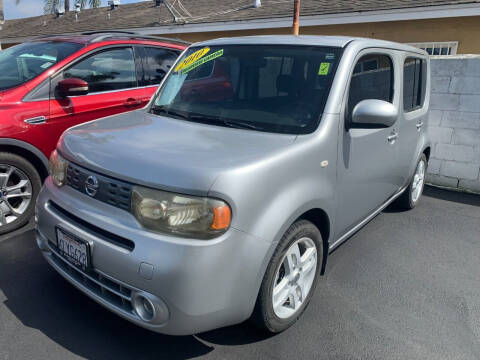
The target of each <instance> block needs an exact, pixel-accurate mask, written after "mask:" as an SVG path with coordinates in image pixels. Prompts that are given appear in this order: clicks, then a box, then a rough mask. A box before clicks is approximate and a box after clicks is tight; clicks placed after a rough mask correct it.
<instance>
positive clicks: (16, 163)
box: [0, 153, 41, 234]
mask: <svg viewBox="0 0 480 360" xmlns="http://www.w3.org/2000/svg"><path fill="white" fill-rule="evenodd" d="M40 187H41V180H40V176H39V174H38V172H37V170H36V169H35V167H34V166H33V165H32V164H31V163H30V162H28V161H27V160H26V159H24V158H22V157H20V156H18V155H15V154H12V153H0V234H6V233H8V232H10V231H13V230H15V229H17V228H19V227H20V226H22V225H24V224H25V223H27V222H28V220H29V219H30V218H31V217H32V216H33V212H34V207H35V199H36V197H37V195H38V193H39V191H40Z"/></svg>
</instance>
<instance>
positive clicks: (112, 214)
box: [36, 178, 271, 335]
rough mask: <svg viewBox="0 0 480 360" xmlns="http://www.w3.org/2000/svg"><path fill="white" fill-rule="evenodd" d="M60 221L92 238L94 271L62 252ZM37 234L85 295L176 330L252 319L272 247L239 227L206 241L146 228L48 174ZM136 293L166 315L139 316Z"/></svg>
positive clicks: (202, 328) (119, 311)
mask: <svg viewBox="0 0 480 360" xmlns="http://www.w3.org/2000/svg"><path fill="white" fill-rule="evenodd" d="M57 226H58V227H61V228H63V229H64V230H65V231H67V232H69V233H71V234H73V235H75V236H77V237H79V238H81V239H83V240H85V241H87V242H88V243H89V244H90V248H91V262H92V267H93V271H91V272H88V273H87V272H83V271H81V270H79V269H77V268H76V267H73V266H72V265H70V264H69V263H68V262H67V261H65V260H64V259H63V258H62V257H61V256H60V255H59V254H58V252H57V250H56V230H55V229H56V227H57ZM108 234H111V236H112V239H110V238H109V235H108ZM36 236H37V243H38V246H39V248H40V249H41V250H42V253H43V255H44V257H45V259H46V260H47V261H48V263H49V264H50V265H51V266H52V267H53V268H55V270H57V271H58V272H59V273H60V274H61V275H62V276H63V277H65V278H66V279H67V280H68V281H70V282H71V283H72V284H73V285H74V286H76V287H77V288H78V289H80V290H81V291H82V292H84V293H85V294H86V295H88V296H90V297H91V298H92V299H94V300H95V301H97V302H98V303H100V304H102V305H103V306H105V307H106V308H108V309H109V310H111V311H113V312H114V313H116V314H117V315H119V316H121V317H123V318H125V319H127V320H129V321H132V322H134V323H135V324H137V325H140V326H142V327H144V328H147V329H150V330H153V331H156V332H160V333H164V334H171V335H187V334H194V333H199V332H203V331H207V330H211V329H214V328H219V327H223V326H228V325H233V324H236V323H239V322H242V321H244V320H246V319H247V318H248V317H249V316H250V315H251V313H252V311H253V307H254V305H255V301H256V297H257V294H258V289H259V287H260V283H261V280H262V278H263V274H264V271H265V267H266V264H267V258H268V256H269V253H270V251H271V250H270V248H271V244H270V243H268V242H267V241H265V240H262V239H260V238H257V237H254V236H252V235H249V234H246V233H244V232H242V231H239V230H236V229H233V228H231V229H229V230H228V231H227V232H226V233H225V234H223V235H222V236H221V237H219V238H216V239H213V240H208V241H205V240H192V239H182V238H175V237H171V236H165V235H160V234H156V233H153V232H149V231H145V230H143V229H142V228H141V226H140V225H139V224H138V223H137V221H136V220H135V218H134V217H133V216H132V215H131V214H130V213H129V212H127V211H124V210H121V209H118V208H115V207H113V206H110V205H108V204H105V203H101V202H99V201H97V200H95V199H93V198H90V197H89V196H87V195H84V194H82V193H79V192H78V191H77V190H74V189H72V188H69V187H68V186H64V187H62V188H57V187H55V186H54V185H53V184H52V182H51V180H50V178H48V179H47V180H46V182H45V185H44V187H43V189H42V191H41V192H40V195H39V197H38V201H37V235H36ZM115 239H127V240H128V241H130V242H131V243H132V244H133V245H134V247H133V249H132V248H128V247H126V246H122V244H120V243H119V242H117V241H115ZM137 295H142V296H145V297H148V298H149V299H151V300H152V301H153V302H154V304H158V308H157V311H158V312H159V313H161V316H160V317H159V318H160V319H161V320H160V321H158V319H157V320H156V321H153V322H149V321H144V320H142V319H141V317H139V316H138V314H137V312H136V311H135V307H134V306H133V305H132V302H133V300H134V297H136V296H137Z"/></svg>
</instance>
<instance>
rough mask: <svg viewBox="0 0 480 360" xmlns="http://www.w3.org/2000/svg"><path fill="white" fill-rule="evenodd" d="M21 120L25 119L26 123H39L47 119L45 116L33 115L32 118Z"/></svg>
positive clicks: (43, 122)
mask: <svg viewBox="0 0 480 360" xmlns="http://www.w3.org/2000/svg"><path fill="white" fill-rule="evenodd" d="M23 121H25V122H26V123H27V124H31V125H40V124H45V122H46V121H47V117H46V116H37V117H34V118H30V119H25V120H23Z"/></svg>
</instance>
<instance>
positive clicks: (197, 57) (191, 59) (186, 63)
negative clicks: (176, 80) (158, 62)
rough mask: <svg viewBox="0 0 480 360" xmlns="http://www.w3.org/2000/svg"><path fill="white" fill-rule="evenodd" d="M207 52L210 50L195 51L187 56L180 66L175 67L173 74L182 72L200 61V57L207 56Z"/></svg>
mask: <svg viewBox="0 0 480 360" xmlns="http://www.w3.org/2000/svg"><path fill="white" fill-rule="evenodd" d="M209 51H210V48H208V47H206V48H203V49H201V50H198V51H195V52H194V53H193V54H191V55H188V56H187V57H186V58H185V59H184V60H183V61H182V62H181V63H180V64H178V65H177V67H176V68H175V72H178V71H180V70H183V69H184V68H186V67H187V66H189V65H191V64H192V63H194V62H195V61H198V60H200V59H201V58H202V57H204V56H205V55H207V54H208V52H209Z"/></svg>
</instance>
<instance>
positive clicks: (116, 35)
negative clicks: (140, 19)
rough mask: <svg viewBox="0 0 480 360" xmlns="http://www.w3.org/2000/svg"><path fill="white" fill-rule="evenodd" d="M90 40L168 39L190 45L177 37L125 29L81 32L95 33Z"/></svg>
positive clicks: (92, 41) (93, 41)
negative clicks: (145, 33)
mask: <svg viewBox="0 0 480 360" xmlns="http://www.w3.org/2000/svg"><path fill="white" fill-rule="evenodd" d="M96 34H98V36H96V37H94V38H93V39H91V40H90V42H91V43H95V42H99V41H103V40H106V39H127V40H137V39H138V40H157V41H159V40H160V41H168V42H172V43H178V44H184V45H191V43H190V42H188V41H184V40H181V39H177V38H169V37H157V36H149V35H140V34H138V33H135V32H127V31H98V32H97V31H95V32H92V33H83V34H82V35H96Z"/></svg>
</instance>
